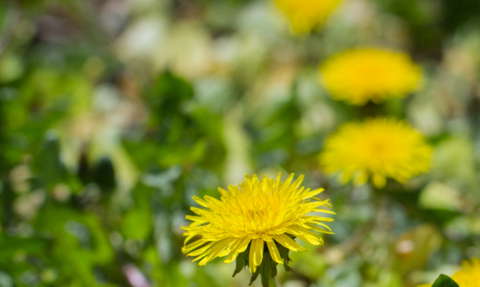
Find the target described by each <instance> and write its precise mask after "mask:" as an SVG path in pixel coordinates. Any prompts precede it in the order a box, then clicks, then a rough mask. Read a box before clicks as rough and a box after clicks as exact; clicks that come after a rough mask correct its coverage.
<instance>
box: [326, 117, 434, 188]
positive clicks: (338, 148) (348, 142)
mask: <svg viewBox="0 0 480 287" xmlns="http://www.w3.org/2000/svg"><path fill="white" fill-rule="evenodd" d="M431 155H432V147H431V146H429V145H428V144H427V143H426V141H425V139H424V138H423V136H422V135H420V134H419V133H418V132H416V131H415V130H413V129H412V128H411V127H410V126H409V125H408V124H406V123H404V122H402V121H396V120H394V119H386V118H378V119H369V120H366V121H365V122H363V123H347V124H344V125H343V126H341V127H340V129H339V131H338V132H337V133H335V134H334V135H332V136H331V137H330V138H328V139H327V141H326V142H325V146H324V150H323V152H322V153H321V154H320V163H321V165H322V167H323V168H324V170H325V172H326V173H329V174H337V173H339V174H340V175H341V176H340V179H341V181H342V182H343V183H346V182H348V181H350V180H351V179H353V181H354V183H355V184H357V185H360V184H363V183H365V182H367V181H368V179H369V178H371V179H372V181H373V184H374V185H375V186H376V187H379V188H381V187H383V186H384V185H385V183H386V178H387V177H389V178H393V179H396V180H397V181H399V182H402V183H404V182H406V181H407V180H408V179H410V178H412V177H414V176H416V175H418V174H420V173H423V172H426V171H428V170H429V168H430V158H431Z"/></svg>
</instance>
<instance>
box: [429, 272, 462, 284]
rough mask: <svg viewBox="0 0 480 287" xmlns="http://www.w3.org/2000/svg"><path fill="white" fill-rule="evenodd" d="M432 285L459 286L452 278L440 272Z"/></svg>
mask: <svg viewBox="0 0 480 287" xmlns="http://www.w3.org/2000/svg"><path fill="white" fill-rule="evenodd" d="M432 287H459V286H458V284H457V283H456V282H455V281H453V279H452V278H450V277H448V276H447V275H444V274H442V275H440V276H438V278H437V280H435V282H434V283H433V285H432Z"/></svg>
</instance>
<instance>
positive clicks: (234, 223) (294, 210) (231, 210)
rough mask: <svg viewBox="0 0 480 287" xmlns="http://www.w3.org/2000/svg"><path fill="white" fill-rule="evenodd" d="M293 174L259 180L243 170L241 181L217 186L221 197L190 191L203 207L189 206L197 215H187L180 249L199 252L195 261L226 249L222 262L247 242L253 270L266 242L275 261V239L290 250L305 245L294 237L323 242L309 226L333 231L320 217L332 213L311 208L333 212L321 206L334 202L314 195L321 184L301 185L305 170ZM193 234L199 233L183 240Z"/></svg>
mask: <svg viewBox="0 0 480 287" xmlns="http://www.w3.org/2000/svg"><path fill="white" fill-rule="evenodd" d="M292 179H293V174H291V175H290V176H289V177H288V179H287V180H286V181H284V182H282V181H280V174H279V175H278V177H277V179H276V180H274V179H268V178H267V177H266V176H264V177H263V178H262V180H261V181H259V179H258V177H257V175H253V177H252V178H250V177H249V176H248V175H246V176H245V182H242V183H240V184H239V185H238V186H233V185H229V186H228V191H226V190H223V189H221V188H219V189H218V190H219V192H220V194H221V195H222V197H221V200H217V199H215V198H213V197H209V196H205V197H204V199H201V198H198V197H194V200H195V201H196V202H197V203H198V204H200V205H201V206H204V207H206V208H207V209H200V208H196V207H192V208H191V210H192V211H193V212H194V213H196V214H198V216H187V219H189V220H191V221H193V223H191V224H190V226H189V227H184V229H185V230H187V232H185V235H186V236H187V238H186V240H185V246H184V247H183V249H182V251H183V253H185V254H187V256H198V257H197V258H196V259H195V260H194V261H197V260H201V261H200V263H199V265H205V264H207V263H208V262H209V261H211V260H213V259H215V258H216V257H223V256H227V255H228V257H227V258H226V260H225V263H229V262H232V261H233V260H235V259H236V258H237V256H238V255H239V254H240V253H242V252H244V251H246V250H247V248H248V246H249V245H250V251H249V254H248V257H249V261H248V265H249V268H250V271H251V272H252V274H253V273H255V271H256V269H257V267H258V266H259V265H260V264H261V263H262V259H263V254H264V251H265V250H266V249H264V245H265V243H266V245H267V248H268V252H269V254H270V256H271V258H272V260H273V261H275V262H277V263H279V264H283V263H282V260H281V259H282V257H281V255H280V254H279V249H278V248H277V244H280V245H282V246H283V247H285V248H287V249H289V250H292V251H297V250H302V251H305V250H306V249H305V248H303V247H302V246H300V245H299V244H298V243H297V242H295V240H294V239H293V238H295V237H298V238H299V239H301V240H303V241H305V242H307V243H310V244H313V245H321V244H323V240H322V238H321V237H320V236H319V235H318V234H317V233H315V232H313V231H317V232H321V233H328V234H333V233H332V232H331V229H330V228H329V227H328V226H327V225H326V224H324V223H322V222H331V221H333V219H331V218H327V217H318V216H314V215H310V214H309V213H311V212H323V213H330V214H335V213H334V212H333V211H330V210H327V209H323V208H321V207H327V208H331V207H332V206H331V204H330V203H329V202H328V199H327V200H325V201H320V200H318V199H317V198H316V197H315V196H316V195H317V194H319V193H321V192H322V191H323V189H316V190H314V191H310V189H308V188H307V189H304V187H301V188H299V187H300V184H301V183H302V180H303V175H302V176H300V177H299V178H297V180H296V181H295V182H294V183H293V184H292V183H291V182H292ZM317 225H319V226H321V227H323V228H320V227H319V226H317ZM195 236H200V238H199V239H198V240H196V241H195V242H193V243H190V244H188V245H187V243H188V241H189V240H190V239H192V238H193V237H195Z"/></svg>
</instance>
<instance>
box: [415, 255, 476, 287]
mask: <svg viewBox="0 0 480 287" xmlns="http://www.w3.org/2000/svg"><path fill="white" fill-rule="evenodd" d="M452 279H453V280H454V281H455V282H456V283H457V284H458V286H460V287H478V286H480V259H479V258H473V259H472V260H470V261H463V263H462V269H461V270H459V271H458V272H457V273H455V274H454V275H453V276H452ZM430 286H432V285H431V284H424V285H420V286H418V287H430Z"/></svg>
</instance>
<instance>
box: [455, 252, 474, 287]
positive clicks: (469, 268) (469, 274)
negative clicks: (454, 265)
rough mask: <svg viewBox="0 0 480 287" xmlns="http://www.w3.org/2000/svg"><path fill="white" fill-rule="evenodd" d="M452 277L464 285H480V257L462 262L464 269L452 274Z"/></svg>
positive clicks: (471, 286) (465, 286)
mask: <svg viewBox="0 0 480 287" xmlns="http://www.w3.org/2000/svg"><path fill="white" fill-rule="evenodd" d="M452 279H453V280H455V282H457V284H458V285H459V286H462V287H477V286H480V259H479V258H473V259H472V260H470V261H464V262H463V263H462V269H461V270H460V271H458V272H457V273H455V274H454V275H453V276H452Z"/></svg>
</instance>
